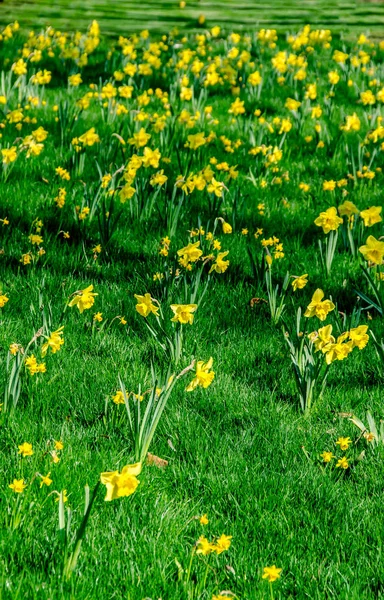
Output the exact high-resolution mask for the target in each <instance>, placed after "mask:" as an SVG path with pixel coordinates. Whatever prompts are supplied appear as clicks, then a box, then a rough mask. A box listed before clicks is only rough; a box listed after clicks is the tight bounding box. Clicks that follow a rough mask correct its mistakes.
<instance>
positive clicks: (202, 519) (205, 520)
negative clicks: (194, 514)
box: [199, 514, 209, 525]
mask: <svg viewBox="0 0 384 600" xmlns="http://www.w3.org/2000/svg"><path fill="white" fill-rule="evenodd" d="M199 523H200V525H208V523H209V520H208V517H207V515H206V514H204V515H201V517H200V519H199Z"/></svg>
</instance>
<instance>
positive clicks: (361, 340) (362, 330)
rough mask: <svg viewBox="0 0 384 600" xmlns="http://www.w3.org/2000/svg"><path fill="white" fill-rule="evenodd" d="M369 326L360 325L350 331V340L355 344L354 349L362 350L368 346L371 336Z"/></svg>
mask: <svg viewBox="0 0 384 600" xmlns="http://www.w3.org/2000/svg"><path fill="white" fill-rule="evenodd" d="M367 331H368V325H359V326H358V327H354V328H353V329H351V330H350V331H349V339H350V340H351V342H352V343H353V347H356V348H358V349H359V350H362V349H363V348H365V346H366V345H367V344H368V341H369V335H368V334H367Z"/></svg>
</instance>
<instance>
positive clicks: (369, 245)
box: [359, 235, 384, 265]
mask: <svg viewBox="0 0 384 600" xmlns="http://www.w3.org/2000/svg"><path fill="white" fill-rule="evenodd" d="M359 252H361V254H362V255H363V256H364V258H365V260H367V261H370V262H372V263H373V264H375V265H381V263H382V262H383V257H384V242H380V241H379V240H377V239H376V238H375V237H373V235H370V236H369V237H368V238H367V241H366V242H365V245H364V246H360V248H359Z"/></svg>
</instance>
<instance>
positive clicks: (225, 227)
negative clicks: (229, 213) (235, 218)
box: [223, 221, 232, 233]
mask: <svg viewBox="0 0 384 600" xmlns="http://www.w3.org/2000/svg"><path fill="white" fill-rule="evenodd" d="M223 233H232V227H231V225H230V224H229V223H226V222H225V221H223Z"/></svg>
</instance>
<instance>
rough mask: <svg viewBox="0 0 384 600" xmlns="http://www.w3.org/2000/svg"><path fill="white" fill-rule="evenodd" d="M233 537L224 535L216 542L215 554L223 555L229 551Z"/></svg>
mask: <svg viewBox="0 0 384 600" xmlns="http://www.w3.org/2000/svg"><path fill="white" fill-rule="evenodd" d="M231 539H232V536H231V535H225V534H224V533H223V534H222V535H221V536H220V537H219V538H218V539H217V540H216V544H215V545H214V547H213V550H214V552H216V554H221V553H222V552H225V550H228V549H229V547H230V545H231Z"/></svg>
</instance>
